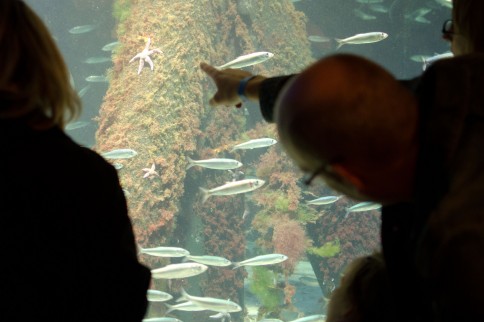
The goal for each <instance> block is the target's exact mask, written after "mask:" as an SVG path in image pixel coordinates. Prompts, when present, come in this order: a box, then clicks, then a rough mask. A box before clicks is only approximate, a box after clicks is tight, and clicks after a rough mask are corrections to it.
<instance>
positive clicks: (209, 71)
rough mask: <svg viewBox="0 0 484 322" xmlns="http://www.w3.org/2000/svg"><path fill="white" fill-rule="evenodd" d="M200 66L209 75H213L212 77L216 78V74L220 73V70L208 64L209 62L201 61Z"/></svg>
mask: <svg viewBox="0 0 484 322" xmlns="http://www.w3.org/2000/svg"><path fill="white" fill-rule="evenodd" d="M200 68H201V69H202V70H203V71H204V72H205V73H207V75H208V76H210V77H212V78H215V76H217V74H218V73H219V70H218V69H216V68H215V67H213V66H211V65H209V64H207V63H203V62H202V63H200Z"/></svg>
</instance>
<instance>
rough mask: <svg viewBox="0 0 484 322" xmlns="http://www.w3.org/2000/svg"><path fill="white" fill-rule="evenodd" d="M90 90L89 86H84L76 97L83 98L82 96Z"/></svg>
mask: <svg viewBox="0 0 484 322" xmlns="http://www.w3.org/2000/svg"><path fill="white" fill-rule="evenodd" d="M90 88H91V85H87V86H84V87H83V88H81V90H80V91H79V92H78V93H77V95H79V97H83V96H84V95H86V93H87V91H88V90H89V89H90Z"/></svg>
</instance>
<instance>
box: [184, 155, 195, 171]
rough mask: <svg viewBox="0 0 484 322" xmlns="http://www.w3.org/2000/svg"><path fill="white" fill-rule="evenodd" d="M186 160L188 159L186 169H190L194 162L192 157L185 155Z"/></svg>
mask: <svg viewBox="0 0 484 322" xmlns="http://www.w3.org/2000/svg"><path fill="white" fill-rule="evenodd" d="M187 160H188V165H187V167H186V170H188V169H190V168H191V167H193V166H194V165H195V163H193V159H192V158H190V157H187Z"/></svg>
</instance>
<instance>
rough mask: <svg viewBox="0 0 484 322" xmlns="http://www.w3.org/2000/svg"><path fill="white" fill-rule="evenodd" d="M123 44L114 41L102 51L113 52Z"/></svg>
mask: <svg viewBox="0 0 484 322" xmlns="http://www.w3.org/2000/svg"><path fill="white" fill-rule="evenodd" d="M120 44H121V43H120V42H119V41H113V42H110V43H109V44H106V45H104V46H103V48H102V50H103V51H113V50H114V49H116V48H117V47H118V46H119V45H120Z"/></svg>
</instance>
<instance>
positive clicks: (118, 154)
mask: <svg viewBox="0 0 484 322" xmlns="http://www.w3.org/2000/svg"><path fill="white" fill-rule="evenodd" d="M101 155H102V156H103V157H105V158H106V159H129V158H132V157H135V156H137V155H138V152H136V151H135V150H133V149H116V150H112V151H109V152H104V153H101Z"/></svg>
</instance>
